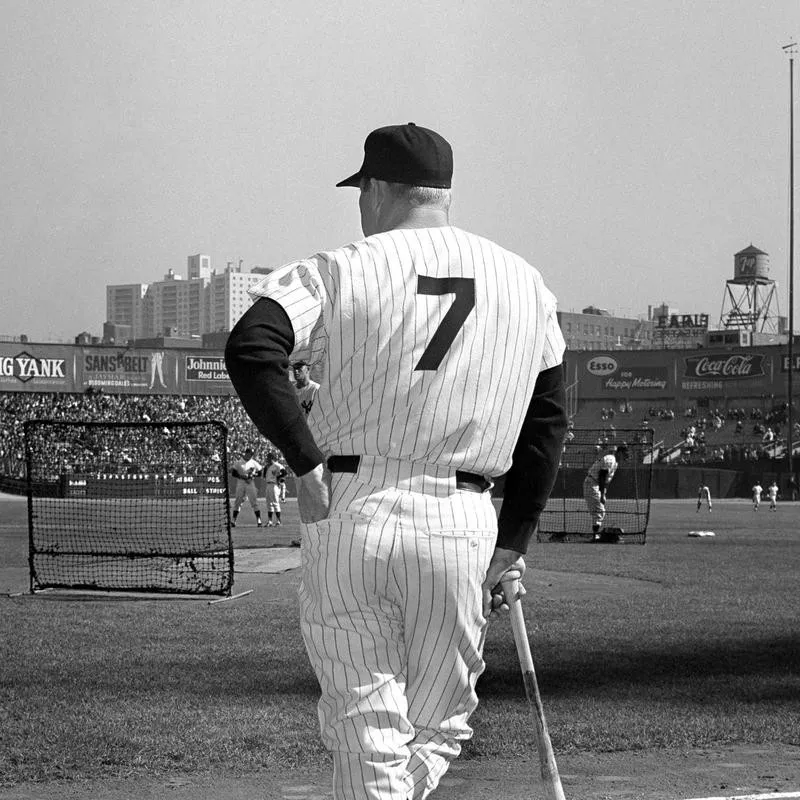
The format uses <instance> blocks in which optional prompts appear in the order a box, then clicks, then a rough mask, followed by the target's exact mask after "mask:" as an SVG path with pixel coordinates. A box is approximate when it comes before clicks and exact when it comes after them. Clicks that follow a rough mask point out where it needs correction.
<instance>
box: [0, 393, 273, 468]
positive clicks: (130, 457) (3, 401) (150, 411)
mask: <svg viewBox="0 0 800 800" xmlns="http://www.w3.org/2000/svg"><path fill="white" fill-rule="evenodd" d="M35 419H40V420H54V421H64V422H66V421H70V422H71V421H75V422H159V423H161V422H164V423H168V422H201V421H210V420H218V421H220V422H223V423H224V424H225V426H226V427H227V429H228V439H227V449H228V455H229V458H230V456H232V455H234V454H237V453H242V452H243V451H244V448H245V447H247V446H248V445H249V446H251V447H253V448H254V449H255V450H256V451H257V452H258V453H259V454H263V456H266V452H267V450H269V449H273V448H272V445H271V444H270V442H268V441H266V440H265V439H264V438H263V437H262V436H261V434H260V433H259V432H258V431H257V430H256V428H255V426H254V425H253V423H252V422H251V420H250V418H249V417H248V416H247V414H246V413H245V412H244V409H243V408H242V405H241V403H240V402H239V399H238V398H237V397H229V396H223V395H219V396H210V395H205V396H200V395H187V396H173V395H122V394H116V395H114V394H106V393H105V392H102V391H97V390H88V391H87V392H85V393H84V394H60V393H55V392H53V393H49V392H48V393H44V392H42V393H28V392H13V393H12V392H8V393H0V475H3V476H6V477H10V478H23V477H24V476H25V440H24V423H25V421H26V420H35ZM121 449H122V451H123V453H124V460H125V461H126V462H128V463H130V464H131V466H132V468H134V466H138V465H142V464H145V465H148V466H149V468H151V469H153V468H156V467H158V464H159V463H163V459H164V455H165V452H167V451H171V452H172V454H173V455H174V458H173V459H170V460H171V461H172V462H175V461H180V462H181V463H184V464H186V466H187V468H188V467H190V466H191V464H192V463H196V462H197V460H198V459H206V458H209V459H212V460H215V459H214V458H213V454H214V452H215V446H214V444H213V443H212V442H198V441H195V442H193V441H192V440H191V437H188V436H185V435H180V434H179V433H178V432H177V430H171V429H169V427H168V426H167V427H163V428H162V427H161V426H154V427H153V434H152V437H151V441H150V442H144V441H140V440H134V438H133V437H130V436H128V439H127V441H126V442H125V443H124V447H122V448H121ZM62 450H63V446H62ZM75 452H77V461H76V467H83V466H87V467H88V466H93V468H94V469H96V470H98V471H104V470H105V467H111V466H112V465H110V464H108V463H105V464H104V458H105V456H106V454H105V453H104V452H103V451H102V450H101V451H98V450H96V449H94V448H93V447H92V445H91V442H88V441H86V442H84V443H83V444H82V446H81V448H79V452H78V451H73V454H74V453H75ZM63 454H64V455H66V454H65V453H63ZM52 456H53V459H54V460H57V458H58V452H57V451H56V450H54V451H53V453H52ZM70 457H72V456H70ZM113 466H114V467H116V466H118V465H113Z"/></svg>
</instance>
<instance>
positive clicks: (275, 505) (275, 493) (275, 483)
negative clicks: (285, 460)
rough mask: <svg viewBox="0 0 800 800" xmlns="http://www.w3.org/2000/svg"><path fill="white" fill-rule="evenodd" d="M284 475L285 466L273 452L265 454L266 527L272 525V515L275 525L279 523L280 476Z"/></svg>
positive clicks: (283, 476)
mask: <svg viewBox="0 0 800 800" xmlns="http://www.w3.org/2000/svg"><path fill="white" fill-rule="evenodd" d="M285 477H286V467H285V466H284V465H283V464H281V462H280V461H278V457H277V456H276V455H275V453H272V452H270V453H269V454H268V455H267V466H266V467H265V469H264V478H265V480H266V482H267V527H268V528H271V527H272V515H273V514H274V515H275V525H280V524H281V493H282V490H281V481H280V479H281V478H285Z"/></svg>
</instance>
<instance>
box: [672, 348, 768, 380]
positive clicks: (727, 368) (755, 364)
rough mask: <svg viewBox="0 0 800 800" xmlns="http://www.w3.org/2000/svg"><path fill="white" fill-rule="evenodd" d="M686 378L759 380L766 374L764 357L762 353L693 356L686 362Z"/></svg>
mask: <svg viewBox="0 0 800 800" xmlns="http://www.w3.org/2000/svg"><path fill="white" fill-rule="evenodd" d="M684 364H685V370H684V377H686V378H715V379H717V380H723V381H725V380H727V381H740V380H746V379H748V378H758V377H760V376H761V375H763V374H764V356H763V355H762V354H761V353H722V354H717V355H707V356H692V357H691V358H687V359H685V361H684Z"/></svg>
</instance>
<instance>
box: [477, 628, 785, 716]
mask: <svg viewBox="0 0 800 800" xmlns="http://www.w3.org/2000/svg"><path fill="white" fill-rule="evenodd" d="M496 655H499V653H498V654H496ZM534 660H536V659H535V657H534ZM536 672H537V679H538V682H539V684H540V687H541V689H542V691H543V692H546V693H547V694H548V695H550V696H564V697H566V696H570V695H574V696H578V697H586V696H590V695H593V694H606V693H607V691H608V690H609V689H611V688H614V689H615V690H617V691H619V690H620V687H622V690H623V691H626V692H630V691H631V690H636V691H638V687H641V688H643V690H645V691H648V692H649V691H653V689H654V687H658V686H664V685H669V686H674V685H675V684H683V685H684V686H685V687H687V688H686V690H687V691H690V690H691V689H692V687H694V689H695V690H697V691H700V690H701V689H702V687H703V685H704V684H707V683H708V682H709V681H711V682H714V683H716V682H718V681H719V680H720V679H721V678H724V679H725V680H727V681H729V682H731V683H736V682H737V679H738V678H743V679H744V678H746V679H747V684H746V693H747V695H749V696H750V697H751V699H767V696H768V695H769V696H772V698H773V699H778V698H779V697H782V698H783V699H785V700H787V701H794V702H797V703H800V634H792V635H786V636H782V637H777V638H775V637H773V638H766V637H765V638H763V639H754V638H752V637H749V638H748V640H747V641H746V642H739V643H726V642H702V641H689V642H685V643H683V644H681V645H679V646H676V645H675V644H671V645H670V646H668V647H664V648H656V647H650V648H648V649H638V650H636V651H634V652H613V651H612V650H611V649H609V650H608V651H605V650H604V651H597V650H595V651H593V652H588V653H586V654H583V655H577V654H569V655H567V656H566V657H562V658H560V659H556V660H555V662H553V660H548V661H547V663H546V664H543V665H538V666H537V667H536ZM520 681H521V677H520V668H519V665H518V664H517V663H516V661H504V662H503V663H498V660H497V659H494V663H492V661H490V662H489V665H488V666H487V669H486V672H485V673H484V675H483V676H482V677H481V679H480V682H479V684H478V691H479V693H480V694H482V695H483V696H497V697H500V696H509V697H510V696H518V695H519V686H520ZM776 682H777V684H778V685H776ZM737 699H738V700H740V701H741V700H745V701H746V700H747V699H748V698H747V697H743V696H742V694H741V693H739V694H737Z"/></svg>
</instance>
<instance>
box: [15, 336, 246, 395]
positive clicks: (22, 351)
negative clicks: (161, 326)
mask: <svg viewBox="0 0 800 800" xmlns="http://www.w3.org/2000/svg"><path fill="white" fill-rule="evenodd" d="M87 389H101V390H102V391H104V392H107V393H108V394H216V395H230V394H233V386H232V385H231V382H230V379H229V378H228V373H227V371H226V370H225V358H224V356H223V354H222V353H220V352H219V351H201V352H200V353H198V352H195V351H193V352H191V353H188V352H187V351H186V350H178V349H164V350H157V349H152V348H147V349H144V348H143V349H138V348H129V349H123V348H119V347H108V346H100V345H66V344H28V343H25V344H21V343H19V342H17V343H13V342H0V392H66V393H78V394H82V393H83V392H85V391H86V390H87Z"/></svg>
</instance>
